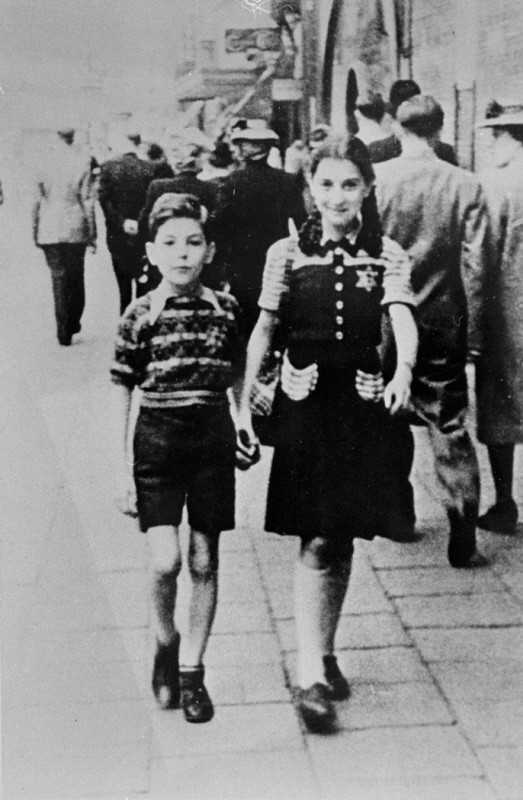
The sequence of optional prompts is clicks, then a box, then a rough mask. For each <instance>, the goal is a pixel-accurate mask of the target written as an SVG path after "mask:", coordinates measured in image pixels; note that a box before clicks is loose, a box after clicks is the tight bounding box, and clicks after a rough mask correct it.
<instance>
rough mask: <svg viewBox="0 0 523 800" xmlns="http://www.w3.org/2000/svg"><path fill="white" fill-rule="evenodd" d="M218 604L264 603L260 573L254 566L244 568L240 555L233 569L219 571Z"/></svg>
mask: <svg viewBox="0 0 523 800" xmlns="http://www.w3.org/2000/svg"><path fill="white" fill-rule="evenodd" d="M218 579H219V598H218V603H219V605H230V604H232V603H234V604H235V605H237V606H240V605H245V604H249V605H252V604H254V603H261V604H263V603H265V592H264V589H263V586H262V582H261V577H260V573H259V572H258V570H257V569H256V568H252V569H251V568H247V569H246V568H245V566H244V564H243V563H242V559H241V557H240V558H239V559H238V560H237V563H236V568H235V571H232V570H231V569H230V570H229V572H225V573H224V572H223V570H222V565H221V564H220V571H219V578H218Z"/></svg>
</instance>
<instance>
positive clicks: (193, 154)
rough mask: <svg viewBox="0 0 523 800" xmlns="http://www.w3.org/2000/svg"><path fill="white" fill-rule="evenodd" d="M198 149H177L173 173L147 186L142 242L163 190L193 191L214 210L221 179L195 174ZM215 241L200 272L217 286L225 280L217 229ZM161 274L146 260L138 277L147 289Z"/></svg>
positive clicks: (210, 212)
mask: <svg viewBox="0 0 523 800" xmlns="http://www.w3.org/2000/svg"><path fill="white" fill-rule="evenodd" d="M199 155H200V149H199V148H197V147H194V146H191V147H189V148H188V149H186V150H185V152H183V153H180V154H179V156H178V159H179V160H178V161H177V162H176V163H174V164H173V167H174V175H173V176H172V177H170V178H159V179H157V180H154V181H152V183H151V184H150V185H149V188H148V190H147V196H146V198H145V204H144V207H143V208H142V211H141V213H140V219H139V235H140V238H141V240H142V241H143V242H146V241H147V240H148V238H149V214H150V213H151V211H152V208H153V206H154V204H155V202H156V200H158V198H159V197H161V196H162V195H163V194H171V193H174V194H192V195H195V197H197V198H198V200H199V201H200V203H201V204H202V205H203V206H205V208H206V209H207V211H208V212H209V214H210V215H211V216H213V215H214V214H215V211H216V207H217V205H218V197H219V185H220V180H219V179H215V180H210V181H201V180H200V179H199V178H198V172H199V170H200V160H199ZM214 238H215V240H216V241H215V244H216V256H215V258H214V259H213V262H212V264H209V265H206V266H205V267H204V270H203V273H202V283H203V284H204V285H205V286H208V287H209V288H211V289H219V288H220V287H221V285H222V284H223V282H224V274H223V268H222V266H221V265H222V251H223V248H222V247H221V243H220V233H219V231H216V235H215V236H214ZM161 277H162V276H161V274H160V272H159V270H158V269H157V268H156V267H155V266H153V265H152V264H147V267H146V272H145V274H144V275H143V276H142V278H141V279H140V280H141V281H142V280H143V283H144V284H145V288H146V291H150V290H151V289H154V288H156V286H157V285H158V284H159V283H160V280H161Z"/></svg>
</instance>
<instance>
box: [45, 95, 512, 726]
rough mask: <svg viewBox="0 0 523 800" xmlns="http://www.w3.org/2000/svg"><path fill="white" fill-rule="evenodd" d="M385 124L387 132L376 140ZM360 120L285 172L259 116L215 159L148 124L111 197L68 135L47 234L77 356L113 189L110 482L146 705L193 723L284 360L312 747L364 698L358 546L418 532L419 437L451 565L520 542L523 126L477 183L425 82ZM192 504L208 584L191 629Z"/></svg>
mask: <svg viewBox="0 0 523 800" xmlns="http://www.w3.org/2000/svg"><path fill="white" fill-rule="evenodd" d="M386 112H388V116H389V119H392V120H393V122H392V126H393V128H392V132H390V130H386V129H385V128H384V127H381V126H382V121H383V118H384V115H385V114H386ZM358 114H359V116H360V128H361V138H359V137H358V136H357V135H354V134H350V135H335V134H334V133H333V132H332V131H331V130H330V129H329V127H328V126H327V125H318V126H316V127H315V128H314V129H313V130H312V131H311V133H310V136H309V139H308V141H307V142H301V141H298V142H294V143H293V144H292V146H291V147H290V148H288V150H287V152H286V153H285V158H284V169H280V168H276V167H273V166H271V165H270V161H271V151H273V150H274V148H275V146H276V147H277V145H278V142H279V139H278V136H277V135H276V134H275V133H274V132H273V131H271V130H270V129H269V128H267V127H266V126H262V125H256V124H253V123H251V122H249V121H246V120H239V121H237V122H236V124H234V125H232V126H231V127H230V129H229V131H228V136H227V140H226V139H225V138H224V137H222V138H221V139H220V140H219V141H218V142H216V144H215V145H214V148H213V149H209V148H207V149H206V148H205V146H204V145H202V143H201V142H199V143H198V142H197V141H195V139H197V138H198V137H193V138H192V139H191V137H190V136H189V135H187V137H186V138H185V140H184V141H181V142H180V141H179V142H178V143H177V147H176V149H175V151H174V152H173V153H167V157H165V154H164V153H163V151H162V150H161V148H156V149H154V148H153V149H151V148H149V152H148V153H147V154H144V153H143V149H140V146H141V140H140V136H139V134H138V133H137V132H134V131H133V132H132V133H131V134H130V135H129V137H128V149H127V151H126V152H125V153H123V154H121V155H119V156H118V157H116V158H112V159H110V160H109V161H107V162H105V163H103V164H101V165H100V167H99V178H98V179H97V180H96V181H95V180H94V179H93V170H92V164H89V163H87V161H86V159H85V157H84V156H81V155H79V154H77V153H76V152H75V151H74V149H73V147H72V145H73V138H74V132H73V131H71V130H61V131H59V132H58V142H57V147H56V151H55V155H54V157H53V159H52V160H51V161H50V162H49V166H48V168H47V169H45V170H43V171H42V173H41V175H40V176H39V179H38V185H37V198H36V201H35V205H34V214H33V232H34V239H35V243H36V244H37V245H38V246H39V247H42V248H43V251H44V253H45V257H46V260H47V263H48V265H49V269H50V272H51V278H52V285H53V293H54V300H55V312H56V325H57V336H58V341H59V343H60V345H62V346H68V345H70V344H71V340H72V337H73V336H74V335H75V334H76V333H78V331H79V330H80V325H81V316H82V311H83V307H84V301H85V297H84V283H83V281H84V274H83V273H84V258H85V252H86V249H87V247H89V246H94V245H95V241H96V230H95V224H94V219H95V217H94V203H95V199H96V196H98V198H99V202H100V205H101V208H102V210H103V212H104V215H105V220H106V229H107V244H108V248H109V252H110V254H111V258H112V263H113V268H114V272H115V276H116V280H117V284H118V289H119V294H120V312H121V315H122V316H121V321H120V324H119V328H118V332H117V340H116V351H115V358H114V362H113V364H112V367H111V374H112V380H113V384H114V386H113V403H112V416H113V426H114V431H115V446H116V448H117V450H118V464H119V467H118V468H117V472H118V475H117V476H116V479H115V482H117V483H118V485H119V486H120V488H121V491H120V506H121V509H122V510H123V511H124V512H125V513H130V514H137V516H138V519H139V525H140V529H141V531H142V532H144V533H145V534H146V535H147V539H148V542H149V546H150V554H151V569H150V575H151V596H152V610H153V613H152V621H153V627H154V635H155V641H156V644H155V653H154V663H153V670H152V688H153V691H154V694H155V696H156V698H157V701H158V703H159V705H160V706H161V707H162V708H166V709H167V708H176V707H178V706H179V705H181V706H182V708H183V711H184V714H185V717H186V719H187V720H188V721H190V722H206V721H208V720H210V719H211V718H212V716H213V713H214V708H213V703H212V700H211V698H210V696H209V694H208V691H207V689H206V687H205V682H204V678H205V670H204V658H205V650H206V646H207V642H208V639H209V635H210V633H211V629H212V624H213V619H214V615H215V611H216V603H217V592H218V564H219V555H218V551H219V547H218V545H219V537H220V534H221V533H222V532H223V531H227V530H230V529H232V528H234V524H235V521H234V507H235V469H236V468H238V467H239V468H242V469H245V468H249V467H250V466H252V465H254V464H255V463H256V462H257V460H258V459H259V457H260V447H259V439H258V433H259V430H260V429H259V427H258V424H257V422H256V419H257V414H256V412H257V411H258V410H259V409H257V408H256V404H255V403H254V401H253V398H254V397H255V395H256V390H257V384H258V383H259V381H260V380H261V379H262V378H263V372H264V367H265V366H266V362H267V358H268V355H271V354H274V353H278V354H281V355H280V357H279V360H278V362H277V363H278V368H277V370H276V371H275V372H273V373H272V374H273V376H274V375H276V379H275V380H274V381H273V383H272V384H271V386H272V388H273V390H274V391H273V393H272V394H271V395H270V397H269V401H268V409H267V408H266V409H265V411H266V412H267V410H268V412H269V414H268V416H269V417H270V422H271V431H272V433H271V444H272V445H273V447H274V452H273V457H272V466H271V474H270V480H269V488H268V498H267V508H266V516H265V529H266V530H267V531H270V532H274V533H277V534H280V535H282V536H295V537H297V538H298V539H299V541H300V543H301V545H300V549H299V555H298V560H297V564H296V573H295V619H296V629H297V639H298V670H297V673H298V674H297V683H298V686H297V690H296V702H297V707H298V709H299V711H300V713H301V716H302V718H303V720H304V722H305V724H306V725H307V726H308V727H309V728H310V729H311V730H315V731H322V732H329V731H331V730H333V729H334V728H335V726H336V711H335V701H337V700H341V699H345V698H347V697H348V696H349V694H350V687H349V684H348V682H347V680H346V678H345V676H344V675H343V674H342V673H341V671H340V669H339V667H338V664H337V661H336V656H335V635H336V629H337V625H338V621H339V617H340V614H341V609H342V605H343V602H344V598H345V595H346V591H347V587H348V583H349V579H350V571H351V560H352V555H353V549H354V540H355V539H356V538H358V537H359V538H364V539H372V538H374V537H375V536H384V537H388V538H390V539H392V540H394V541H400V542H410V541H416V540H417V539H418V538H420V533H419V531H417V530H416V513H415V507H414V496H413V490H412V486H411V484H410V479H409V477H410V472H411V469H412V463H413V454H414V440H413V436H412V432H411V428H410V426H411V425H412V424H421V425H424V426H426V427H427V428H428V431H429V436H430V442H431V446H432V449H433V453H434V459H435V466H436V473H437V476H438V478H439V481H440V483H441V486H442V488H443V497H444V504H445V509H446V513H447V516H448V524H449V533H448V550H447V555H448V561H449V563H450V565H451V566H452V567H454V568H457V569H469V568H477V567H481V566H483V565H485V564H486V563H487V561H486V559H485V557H484V556H483V555H482V554H481V553H480V552H479V551H478V549H477V546H476V529H477V527H478V525H479V526H480V527H481V528H484V529H486V530H490V531H495V532H501V533H514V532H515V531H516V525H517V520H518V509H517V505H516V502H515V500H514V487H513V469H514V452H515V445H516V444H517V443H520V442H521V441H523V323H522V319H523V315H522V313H521V312H522V303H523V283H522V276H523V271H522V268H521V262H520V260H519V259H520V258H522V257H523V255H522V249H523V234H522V228H521V224H520V221H521V215H520V213H519V210H520V204H521V199H520V193H521V190H522V189H523V108H514V107H510V108H503V107H501V106H499V105H497V104H494V105H492V106H491V107H490V109H489V112H488V114H487V118H486V119H485V121H484V122H483V123H482V127H483V128H484V129H487V128H489V129H491V131H492V158H493V166H492V169H491V170H490V171H489V172H488V173H487V174H485V175H479V176H476V175H473V174H472V173H470V172H468V171H465V170H463V169H460V168H459V167H458V166H456V156H455V154H454V151H453V149H452V148H451V147H450V145H448V144H445V143H443V142H441V139H440V135H441V131H442V128H443V122H444V116H443V111H442V109H441V107H440V105H439V104H438V103H437V102H436V101H435V100H434V99H433V98H432V97H428V96H425V95H422V94H421V91H420V88H419V86H418V85H417V84H416V83H415V82H414V81H411V80H408V81H397V82H396V83H395V84H394V85H393V86H392V89H391V93H390V98H389V103H388V104H385V103H384V101H383V100H382V99H381V98H375V99H374V100H373V101H372V102H368V103H365V104H362V105H361V108H360V109H359V111H358ZM380 131H381V134H380ZM374 136H377V138H376V139H374V138H373V137H374ZM363 140H365V142H364V141H363ZM96 190H97V191H96ZM470 362H472V363H473V364H474V365H475V369H476V376H477V377H476V391H477V423H478V439H479V441H480V442H482V443H484V444H485V445H486V446H487V447H488V454H489V459H490V464H491V469H492V477H493V481H494V486H495V490H496V502H495V505H494V506H493V507H492V508H490V509H488V511H487V512H486V513H485V514H483V515H482V516H478V514H479V502H480V486H479V470H478V463H477V458H476V452H475V448H474V445H473V442H472V439H471V437H470V435H469V433H468V430H467V426H466V414H467V409H468V401H469V398H468V386H467V371H466V367H467V363H470ZM137 388H138V389H139V390H140V393H139V395H140V408H139V413H138V418H137V421H136V424H135V425H134V429H133V431H132V435H133V440H134V456H133V457H132V458H129V454H128V441H129V436H130V425H131V419H132V414H131V400H132V397H133V394H134V390H135V389H137ZM129 463H133V464H134V472H133V474H132V475H131V474H130V473H129V467H128V464H129ZM185 506H186V507H187V513H188V522H189V526H190V531H191V532H190V545H189V554H188V570H189V575H190V580H191V587H192V588H191V600H190V610H189V626H188V630H187V631H186V632H185V634H184V636H183V637H180V634H179V630H178V627H177V625H176V622H175V606H176V593H177V580H178V576H179V573H180V570H181V568H182V556H181V550H180V543H179V531H178V529H179V525H180V522H181V519H182V512H183V509H184V507H185Z"/></svg>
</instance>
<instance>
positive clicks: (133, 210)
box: [99, 132, 172, 314]
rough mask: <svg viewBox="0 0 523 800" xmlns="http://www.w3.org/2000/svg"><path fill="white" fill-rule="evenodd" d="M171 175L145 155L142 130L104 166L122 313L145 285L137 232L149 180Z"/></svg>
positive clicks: (103, 189) (102, 194) (103, 197)
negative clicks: (141, 278) (142, 146)
mask: <svg viewBox="0 0 523 800" xmlns="http://www.w3.org/2000/svg"><path fill="white" fill-rule="evenodd" d="M169 175H172V170H171V168H170V167H169V165H168V164H167V163H166V162H165V161H162V160H158V161H155V160H150V159H149V158H146V157H144V153H143V150H142V148H141V137H140V134H139V133H136V132H132V133H129V134H128V136H127V142H126V147H125V152H124V153H123V154H122V155H120V156H117V157H116V158H111V159H109V160H108V161H106V162H105V163H103V164H102V166H101V174H100V188H99V199H100V205H101V207H102V210H103V212H104V215H105V223H106V228H107V247H108V249H109V252H110V254H111V259H112V262H113V269H114V274H115V276H116V281H117V283H118V291H119V293H120V314H123V312H124V311H125V309H126V308H127V306H128V305H129V303H130V302H131V300H132V299H133V288H134V289H135V292H136V295H137V296H140V294H143V293H144V291H146V288H145V287H144V286H142V285H141V284H140V283H138V278H139V276H140V274H141V271H142V260H143V255H144V245H143V242H142V241H141V238H140V237H139V236H138V218H139V216H140V211H141V210H142V208H143V206H144V204H145V197H146V194H147V189H148V188H149V184H150V183H151V181H153V180H154V179H155V178H160V177H167V176H169Z"/></svg>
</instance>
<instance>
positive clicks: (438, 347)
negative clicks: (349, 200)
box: [376, 152, 491, 380]
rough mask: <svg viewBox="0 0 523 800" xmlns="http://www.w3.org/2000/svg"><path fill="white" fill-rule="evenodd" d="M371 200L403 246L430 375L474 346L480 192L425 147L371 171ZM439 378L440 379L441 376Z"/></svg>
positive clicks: (482, 239)
mask: <svg viewBox="0 0 523 800" xmlns="http://www.w3.org/2000/svg"><path fill="white" fill-rule="evenodd" d="M376 173H377V181H376V189H377V200H378V207H379V211H380V215H381V219H382V222H383V227H384V230H385V232H386V234H387V235H388V236H390V237H391V238H392V239H395V240H396V241H397V242H399V244H401V246H402V247H403V248H404V249H405V250H406V251H407V252H408V254H409V256H410V258H411V261H412V288H413V290H414V293H415V296H416V301H417V322H418V328H419V333H420V346H419V355H418V367H417V370H418V372H419V371H420V370H421V371H426V372H427V374H429V373H430V374H431V375H432V377H433V378H434V377H435V375H436V374H440V373H441V375H443V373H446V372H448V370H449V366H450V365H452V368H453V369H454V368H455V369H457V370H458V371H459V370H461V369H463V370H464V366H465V360H466V355H467V348H469V349H470V350H481V347H482V340H483V332H484V326H483V307H484V283H485V268H486V259H487V258H488V253H489V249H490V248H491V238H490V225H489V217H488V212H487V206H486V198H485V195H484V193H483V191H482V189H481V186H480V184H479V182H478V181H477V179H476V178H475V177H474V176H473V175H471V174H470V173H468V172H465V170H462V169H459V168H458V167H453V166H451V165H450V164H446V163H445V162H444V161H441V160H440V159H438V158H436V156H435V155H433V154H432V153H431V152H429V153H424V154H422V155H421V154H420V155H419V156H412V157H411V156H406V155H401V156H400V157H399V158H397V159H395V160H394V161H389V162H387V163H386V164H381V165H380V166H379V167H378V168H377V169H376ZM442 380H443V378H442Z"/></svg>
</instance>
